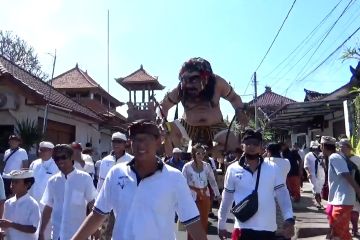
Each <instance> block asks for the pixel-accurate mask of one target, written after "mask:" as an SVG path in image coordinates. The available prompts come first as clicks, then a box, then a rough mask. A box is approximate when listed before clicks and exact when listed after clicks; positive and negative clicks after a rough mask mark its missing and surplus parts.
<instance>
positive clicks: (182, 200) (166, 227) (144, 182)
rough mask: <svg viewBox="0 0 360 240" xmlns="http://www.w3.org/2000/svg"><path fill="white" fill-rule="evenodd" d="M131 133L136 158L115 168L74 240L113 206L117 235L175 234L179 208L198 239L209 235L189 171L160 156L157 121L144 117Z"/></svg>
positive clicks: (147, 239) (150, 237) (154, 238)
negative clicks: (189, 182)
mask: <svg viewBox="0 0 360 240" xmlns="http://www.w3.org/2000/svg"><path fill="white" fill-rule="evenodd" d="M128 136H129V137H130V140H131V146H132V149H133V152H134V155H135V156H134V159H133V160H132V161H131V162H129V163H127V164H118V165H116V166H115V167H113V168H112V169H111V170H110V172H109V173H108V175H107V176H106V179H105V182H104V185H103V187H102V188H101V191H100V193H99V196H98V198H97V199H96V202H95V205H94V209H93V211H92V213H90V215H89V216H88V217H87V219H86V220H85V221H84V223H83V225H82V226H81V228H80V229H79V230H78V232H77V233H76V234H75V236H74V237H73V238H72V239H73V240H83V239H86V238H87V237H88V236H89V235H90V234H91V233H93V232H95V231H96V230H97V228H98V227H99V226H100V225H101V223H102V222H103V221H104V219H105V216H107V214H109V213H110V211H111V210H113V211H114V214H115V218H116V221H115V227H114V232H113V235H112V239H124V240H125V239H126V240H127V239H129V240H130V239H131V240H159V239H166V240H170V239H175V232H174V215H175V214H174V212H177V214H178V216H179V219H180V221H181V222H183V223H184V225H185V226H186V229H187V230H188V232H189V233H190V234H191V236H192V237H193V239H194V240H204V239H206V235H205V232H204V230H203V229H202V226H201V224H200V221H199V220H200V217H199V211H198V209H197V207H196V205H195V202H194V200H193V198H192V196H191V193H190V189H189V187H188V186H187V184H186V180H185V178H184V176H183V175H182V174H181V172H179V171H178V170H176V169H175V168H173V167H171V166H169V165H167V164H164V163H163V162H162V161H161V160H160V159H159V158H157V157H156V151H157V149H158V148H159V147H160V146H161V137H160V132H159V129H158V128H157V126H156V125H155V124H154V123H152V122H150V121H146V120H139V121H137V122H135V123H133V124H132V125H131V126H130V127H129V130H128Z"/></svg>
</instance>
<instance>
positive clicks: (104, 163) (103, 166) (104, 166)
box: [97, 152, 134, 191]
mask: <svg viewBox="0 0 360 240" xmlns="http://www.w3.org/2000/svg"><path fill="white" fill-rule="evenodd" d="M133 158H134V156H132V155H130V154H128V153H127V152H125V154H124V155H122V156H121V157H119V158H118V159H115V156H114V155H112V154H110V155H108V156H106V157H104V158H103V160H101V163H100V170H99V181H98V185H97V190H98V191H100V189H101V187H102V185H103V184H104V180H105V177H106V175H107V174H108V172H109V171H110V169H111V168H112V167H113V166H115V164H118V163H128V162H130V161H131V160H132V159H133Z"/></svg>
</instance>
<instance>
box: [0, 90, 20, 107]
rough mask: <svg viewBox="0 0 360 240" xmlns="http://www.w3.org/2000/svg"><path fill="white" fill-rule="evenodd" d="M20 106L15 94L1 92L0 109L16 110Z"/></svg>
mask: <svg viewBox="0 0 360 240" xmlns="http://www.w3.org/2000/svg"><path fill="white" fill-rule="evenodd" d="M18 106H19V104H18V101H17V98H16V95H15V94H13V93H4V92H0V110H16V109H17V108H18Z"/></svg>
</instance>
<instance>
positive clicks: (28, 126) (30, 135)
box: [15, 118, 42, 152]
mask: <svg viewBox="0 0 360 240" xmlns="http://www.w3.org/2000/svg"><path fill="white" fill-rule="evenodd" d="M15 131H16V133H17V134H18V135H19V136H20V137H21V139H22V146H23V147H24V149H25V150H26V151H27V152H29V151H30V149H31V148H32V147H33V146H34V145H35V144H37V143H39V142H40V141H41V138H42V134H41V130H40V129H39V128H38V125H37V123H36V122H35V121H32V120H30V119H28V118H27V119H26V120H21V121H16V125H15Z"/></svg>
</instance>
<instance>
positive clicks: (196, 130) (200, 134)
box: [174, 119, 227, 146]
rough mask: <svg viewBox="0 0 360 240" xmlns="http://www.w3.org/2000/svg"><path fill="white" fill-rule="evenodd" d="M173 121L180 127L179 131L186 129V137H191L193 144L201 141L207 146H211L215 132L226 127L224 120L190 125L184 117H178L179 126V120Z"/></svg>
mask: <svg viewBox="0 0 360 240" xmlns="http://www.w3.org/2000/svg"><path fill="white" fill-rule="evenodd" d="M174 123H175V124H176V126H177V127H178V128H179V129H180V131H181V130H185V131H186V133H187V137H188V138H189V139H191V140H192V142H193V143H194V144H195V143H201V144H205V145H207V146H212V142H213V140H214V136H215V135H216V134H217V133H219V132H221V131H222V130H225V129H227V126H226V124H225V122H219V123H217V124H214V125H212V126H191V125H190V124H188V123H187V122H186V121H185V120H184V119H180V124H181V126H179V122H176V121H175V122H174ZM181 127H183V129H181ZM181 132H182V131H181ZM185 138H186V137H185Z"/></svg>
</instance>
